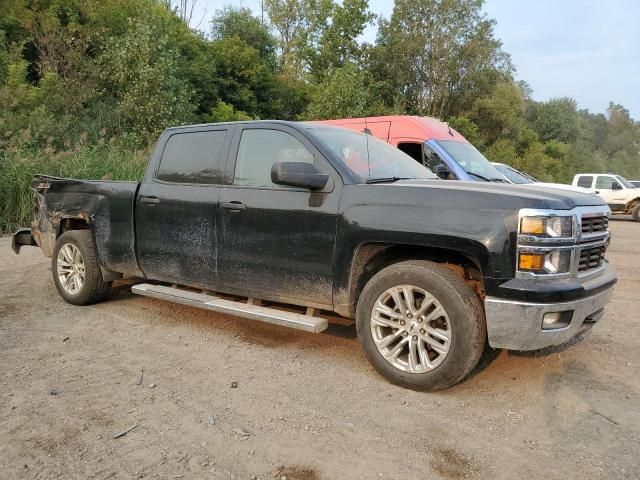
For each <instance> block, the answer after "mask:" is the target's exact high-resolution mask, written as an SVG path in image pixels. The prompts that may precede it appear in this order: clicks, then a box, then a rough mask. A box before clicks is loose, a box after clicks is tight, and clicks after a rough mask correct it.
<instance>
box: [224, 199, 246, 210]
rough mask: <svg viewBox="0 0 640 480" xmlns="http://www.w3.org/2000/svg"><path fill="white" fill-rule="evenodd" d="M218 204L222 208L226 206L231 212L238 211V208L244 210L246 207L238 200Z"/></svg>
mask: <svg viewBox="0 0 640 480" xmlns="http://www.w3.org/2000/svg"><path fill="white" fill-rule="evenodd" d="M220 206H221V207H222V208H226V209H227V210H231V211H232V212H239V211H240V210H245V209H246V208H247V206H246V205H245V204H244V203H242V202H238V201H233V202H221V203H220Z"/></svg>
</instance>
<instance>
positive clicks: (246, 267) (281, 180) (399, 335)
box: [13, 121, 616, 390]
mask: <svg viewBox="0 0 640 480" xmlns="http://www.w3.org/2000/svg"><path fill="white" fill-rule="evenodd" d="M33 188H34V190H35V192H36V200H37V207H38V208H37V214H36V218H35V219H34V221H33V224H32V227H31V229H24V230H21V231H19V232H17V233H16V234H15V235H14V237H13V246H14V250H15V251H16V252H19V251H20V248H21V246H22V245H34V244H37V245H39V246H40V248H41V249H42V251H43V252H44V254H45V255H47V256H50V257H51V258H52V272H53V280H54V283H55V285H56V288H57V289H58V292H59V293H60V295H61V296H62V297H63V298H64V299H65V300H66V301H67V302H69V303H72V304H75V305H85V304H88V303H92V302H97V301H100V300H102V299H104V298H106V297H107V296H108V294H109V290H110V287H111V282H112V281H113V280H115V279H118V278H120V277H122V276H123V275H127V276H133V277H139V278H141V279H144V280H146V281H147V283H143V284H138V285H135V286H134V287H133V288H132V291H133V292H134V293H137V294H141V295H148V296H152V297H156V298H161V299H165V300H169V301H173V302H178V303H184V304H188V305H193V306H195V307H199V308H204V309H209V310H215V311H219V312H224V313H229V314H233V315H238V316H243V317H247V318H251V319H253V320H259V321H265V322H270V323H275V324H278V325H283V326H288V327H293V328H298V329H302V330H306V331H310V332H320V331H322V330H324V329H326V328H327V325H328V321H327V317H329V318H330V317H331V316H335V315H336V314H337V315H340V316H343V317H347V318H351V319H355V323H356V329H357V332H358V337H359V339H360V340H361V342H362V345H363V349H364V352H365V354H366V356H367V358H368V359H369V361H370V362H371V363H372V364H373V365H374V367H375V368H376V369H377V370H378V372H380V373H381V374H382V375H383V376H385V377H386V378H387V379H389V380H390V381H391V382H394V383H396V384H398V385H402V386H405V387H409V388H415V389H420V390H435V389H441V388H446V387H448V386H451V385H453V384H455V383H456V382H458V381H460V380H461V379H462V378H464V377H465V376H466V375H467V374H468V373H469V372H470V371H471V370H472V369H473V368H474V367H475V366H476V365H477V363H478V361H479V359H480V356H481V354H482V352H483V350H484V347H485V344H486V342H487V341H488V342H489V344H490V345H491V346H493V347H495V348H507V349H513V350H534V349H539V348H543V347H546V346H549V345H558V344H561V343H564V342H566V341H567V340H569V339H570V338H572V337H574V336H575V335H577V334H579V333H580V332H582V331H584V330H585V329H588V328H590V327H591V326H592V325H593V324H594V323H595V322H596V321H598V320H599V319H600V318H601V317H602V314H603V310H604V307H605V305H606V304H607V303H608V301H609V299H610V298H611V295H612V292H613V285H614V284H615V282H616V276H615V273H614V271H613V269H612V268H611V266H610V265H609V263H608V262H607V261H606V260H605V258H604V256H605V251H606V248H607V245H608V241H609V231H608V228H607V227H608V214H609V209H608V207H607V206H606V205H604V204H603V202H602V201H601V200H600V199H599V198H598V197H596V196H595V195H582V194H578V193H571V192H558V191H553V190H550V189H531V188H527V187H518V186H514V185H493V184H490V183H483V184H479V183H462V182H442V181H440V180H437V179H436V178H435V175H434V174H433V173H432V172H431V171H430V170H428V169H426V168H425V167H423V166H422V165H420V164H418V163H416V162H415V161H414V160H413V159H412V158H410V157H408V156H407V155H405V154H404V153H402V152H401V151H399V150H398V149H396V148H393V147H391V146H389V145H388V144H386V143H385V142H382V141H379V140H377V139H375V138H373V137H371V136H370V135H364V134H361V133H357V132H352V131H349V130H346V129H341V128H335V127H330V126H323V125H309V124H300V123H290V122H276V121H265V122H239V123H225V124H210V125H194V126H188V127H180V128H172V129H168V130H166V131H165V132H164V133H163V134H162V135H161V136H160V138H159V140H158V142H157V145H156V148H155V150H154V152H153V154H152V156H151V159H150V161H149V164H148V166H147V172H146V174H145V176H144V179H143V181H142V182H141V183H136V182H113V181H81V180H70V179H60V178H53V177H45V176H37V177H36V178H35V179H34V182H33ZM185 287H186V288H185ZM212 292H217V293H216V294H213V293H212ZM283 304H284V306H283ZM483 306H484V308H483Z"/></svg>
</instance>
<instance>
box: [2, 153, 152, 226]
mask: <svg viewBox="0 0 640 480" xmlns="http://www.w3.org/2000/svg"><path fill="white" fill-rule="evenodd" d="M148 153H149V152H148V151H147V150H133V149H130V148H127V147H123V146H120V145H110V144H106V145H102V146H90V147H76V148H75V149H74V150H73V151H69V152H55V151H54V150H53V149H51V148H45V149H32V148H28V147H25V148H14V149H12V150H10V151H5V152H3V153H2V155H1V156H0V232H4V233H7V232H11V231H14V230H15V229H17V228H19V227H23V226H28V225H29V224H30V222H31V220H32V219H33V194H32V192H31V190H30V188H29V187H30V185H31V179H32V177H33V176H34V175H36V174H44V175H52V176H59V177H71V178H83V179H96V178H98V179H104V180H136V181H139V180H140V179H142V176H143V175H144V171H145V166H146V163H147V158H148Z"/></svg>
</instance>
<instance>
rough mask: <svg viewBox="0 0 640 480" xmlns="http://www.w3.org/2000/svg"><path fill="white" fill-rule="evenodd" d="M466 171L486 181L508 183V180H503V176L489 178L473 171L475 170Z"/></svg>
mask: <svg viewBox="0 0 640 480" xmlns="http://www.w3.org/2000/svg"><path fill="white" fill-rule="evenodd" d="M465 172H467V173H468V174H469V175H473V176H474V177H478V178H479V179H481V180H484V181H485V182H500V183H507V181H506V180H503V179H502V178H497V177H496V178H487V177H484V176H482V175H480V174H478V173H473V172H469V171H468V170H465Z"/></svg>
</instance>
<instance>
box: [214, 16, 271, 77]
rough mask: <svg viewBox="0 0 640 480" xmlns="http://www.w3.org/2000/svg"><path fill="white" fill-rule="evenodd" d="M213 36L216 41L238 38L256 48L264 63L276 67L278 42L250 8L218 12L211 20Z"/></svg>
mask: <svg viewBox="0 0 640 480" xmlns="http://www.w3.org/2000/svg"><path fill="white" fill-rule="evenodd" d="M211 36H212V38H213V39H214V40H221V39H223V38H229V37H237V38H239V39H240V40H243V41H244V42H245V43H246V44H247V45H249V46H250V47H253V48H255V49H256V50H257V51H258V54H259V56H260V58H261V59H262V60H263V61H265V62H266V63H268V64H269V65H272V66H273V68H275V66H276V40H275V38H274V37H273V36H272V35H271V33H270V32H269V30H268V29H267V28H266V27H265V26H264V25H263V24H262V23H261V21H260V19H258V18H256V17H254V16H253V14H252V13H251V10H249V9H248V8H234V7H231V6H227V7H225V8H224V9H222V10H218V11H217V12H216V15H215V16H214V17H213V19H212V20H211Z"/></svg>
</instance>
